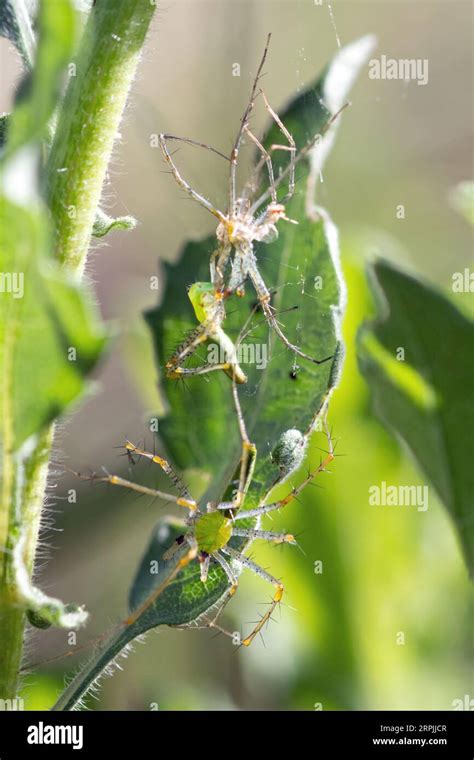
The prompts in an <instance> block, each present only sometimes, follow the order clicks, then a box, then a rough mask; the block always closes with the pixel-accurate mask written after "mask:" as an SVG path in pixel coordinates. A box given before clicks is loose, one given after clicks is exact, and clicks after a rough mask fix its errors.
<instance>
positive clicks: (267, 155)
mask: <svg viewBox="0 0 474 760" xmlns="http://www.w3.org/2000/svg"><path fill="white" fill-rule="evenodd" d="M260 92H261V95H262V98H263V102H264V104H265V108H266V109H267V111H268V112H269V114H270V116H271V117H272V119H273V121H274V122H275V123H276V124H277V126H278V128H279V129H280V131H281V132H282V133H283V135H284V136H285V137H286V139H287V140H288V143H289V145H278V144H273V145H271V146H270V148H269V149H268V151H267V150H265V148H264V147H263V145H261V144H260V142H259V141H258V140H256V139H254V140H253V142H255V144H256V145H257V147H258V149H259V150H260V152H261V153H262V158H261V159H260V161H259V162H258V163H257V165H256V166H255V169H254V173H253V177H252V179H251V180H250V181H249V182H248V183H247V184H246V185H245V188H244V191H243V195H244V197H247V193H248V191H249V190H250V191H253V192H255V190H256V182H257V181H258V177H259V175H260V172H261V169H262V167H263V164H264V163H267V166H268V163H269V164H270V167H271V174H270V169H269V174H270V186H269V187H268V192H269V195H270V197H271V200H272V202H273V203H276V202H277V193H276V190H277V186H278V185H279V184H280V181H278V182H275V180H274V172H273V164H272V161H271V154H272V153H273V151H276V150H285V151H288V152H289V153H291V156H290V163H289V165H288V174H289V182H288V192H287V194H286V195H285V197H284V198H283V199H282V200H281V201H280V202H281V203H282V204H285V203H287V202H288V201H289V200H290V198H291V197H292V196H293V194H294V192H295V167H296V143H295V140H294V138H293V135H292V134H291V133H290V132H289V130H288V129H287V128H286V127H285V125H284V124H283V122H282V120H281V119H280V117H279V116H278V114H277V113H276V111H274V110H273V108H272V107H271V105H270V103H269V102H268V100H267V96H266V95H265V93H264V91H263V90H260ZM249 137H250V138H251V139H253V135H251V134H249ZM259 205H260V204H254V205H252V206H251V207H250V210H249V213H250V214H251V215H253V214H255V212H256V210H257V208H258V206H259Z"/></svg>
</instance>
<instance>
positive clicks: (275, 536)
mask: <svg viewBox="0 0 474 760" xmlns="http://www.w3.org/2000/svg"><path fill="white" fill-rule="evenodd" d="M244 516H245V517H246V516H247V515H246V514H245V512H243V513H242V517H244ZM232 535H233V536H241V537H242V538H249V539H251V540H252V541H254V540H256V539H259V538H261V539H262V540H263V541H270V542H271V543H273V544H296V540H295V537H294V536H293V534H292V533H276V532H275V531H272V530H257V529H256V530H252V529H251V528H248V529H247V528H232Z"/></svg>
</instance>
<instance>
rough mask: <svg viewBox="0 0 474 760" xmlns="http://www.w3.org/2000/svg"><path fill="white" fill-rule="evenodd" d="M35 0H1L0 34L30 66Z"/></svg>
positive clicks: (33, 38)
mask: <svg viewBox="0 0 474 760" xmlns="http://www.w3.org/2000/svg"><path fill="white" fill-rule="evenodd" d="M37 5H38V3H37V2H36V0H1V2H0V36H2V37H6V38H7V39H8V40H10V42H13V44H14V45H15V46H16V48H17V49H18V51H19V52H20V54H21V56H22V58H23V60H24V62H25V64H26V66H28V68H31V66H32V65H33V57H34V50H35V45H36V41H35V35H34V32H33V18H34V16H35V15H36V8H37Z"/></svg>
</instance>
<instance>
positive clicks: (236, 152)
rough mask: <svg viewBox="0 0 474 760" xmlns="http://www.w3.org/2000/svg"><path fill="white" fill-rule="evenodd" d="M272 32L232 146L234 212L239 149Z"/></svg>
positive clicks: (232, 202) (230, 201)
mask: <svg viewBox="0 0 474 760" xmlns="http://www.w3.org/2000/svg"><path fill="white" fill-rule="evenodd" d="M271 36H272V35H271V34H269V35H268V37H267V41H266V44H265V49H264V51H263V55H262V58H261V61H260V65H259V67H258V70H257V74H256V76H255V79H254V81H253V85H252V89H251V91H250V99H249V102H248V105H247V108H246V109H245V111H244V115H243V116H242V119H241V121H240V128H239V131H238V133H237V137H236V140H235V143H234V147H233V148H232V152H231V154H230V173H229V213H230V214H232V213H233V211H234V206H235V201H236V175H237V159H238V156H239V150H240V145H241V143H242V137H243V134H244V131H245V128H246V127H247V126H248V122H249V118H250V114H251V113H252V111H253V107H254V105H255V96H256V94H257V85H258V81H259V79H260V76H261V74H262V69H263V67H264V65H265V60H266V58H267V53H268V47H269V45H270V39H271Z"/></svg>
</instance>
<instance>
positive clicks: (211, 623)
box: [176, 552, 239, 638]
mask: <svg viewBox="0 0 474 760" xmlns="http://www.w3.org/2000/svg"><path fill="white" fill-rule="evenodd" d="M212 557H213V559H215V560H216V562H217V563H218V564H219V565H220V566H221V567H222V569H223V570H224V572H225V574H226V575H227V578H228V580H229V582H230V586H229V588H228V589H227V591H226V592H225V593H224V595H223V597H222V599H221V600H220V602H218V610H217V612H216V614H215V615H214V617H213V618H212V620H207V619H206V618H203V623H202V624H201V623H198V624H197V625H195V626H193V628H195V629H197V630H199V629H202V628H215V629H216V630H218V631H219V632H220V633H224V634H225V635H226V636H229V637H230V638H234V636H235V634H234V633H233V632H232V631H228V630H226V629H225V628H223V627H222V626H220V625H219V624H218V622H217V621H218V620H219V618H220V616H221V615H222V613H223V611H224V608H225V607H226V606H227V604H228V603H229V602H230V600H231V599H232V597H233V596H234V595H235V593H236V592H237V589H238V587H239V581H238V580H237V577H236V575H235V573H234V572H233V570H232V568H231V566H230V565H229V563H228V562H227V560H226V559H225V557H223V556H222V554H220V553H219V552H215V553H214V554H213V555H212ZM176 628H189V624H185V625H180V626H176Z"/></svg>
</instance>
